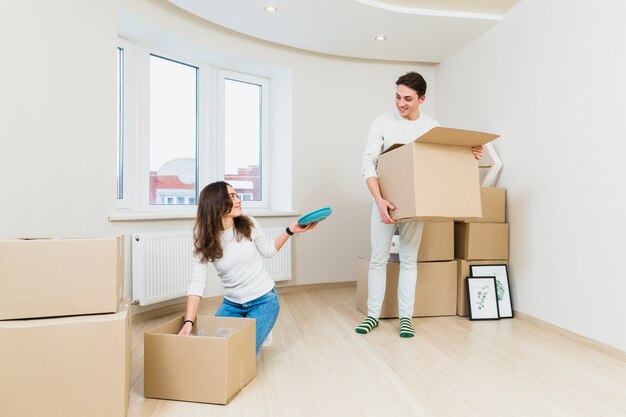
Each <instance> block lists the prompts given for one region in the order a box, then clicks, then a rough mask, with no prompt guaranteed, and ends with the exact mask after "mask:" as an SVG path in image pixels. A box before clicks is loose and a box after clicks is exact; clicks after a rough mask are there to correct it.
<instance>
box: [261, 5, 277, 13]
mask: <svg viewBox="0 0 626 417" xmlns="http://www.w3.org/2000/svg"><path fill="white" fill-rule="evenodd" d="M263 10H265V11H266V12H267V13H276V12H277V11H278V9H277V8H276V7H274V6H265V8H264V9H263Z"/></svg>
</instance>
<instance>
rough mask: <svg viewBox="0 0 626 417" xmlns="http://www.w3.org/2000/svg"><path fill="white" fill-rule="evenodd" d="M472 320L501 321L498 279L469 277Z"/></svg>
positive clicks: (468, 288) (468, 295)
mask: <svg viewBox="0 0 626 417" xmlns="http://www.w3.org/2000/svg"><path fill="white" fill-rule="evenodd" d="M466 279H467V299H468V303H469V319H470V320H499V319H500V312H499V310H498V299H497V296H496V277H467V278H466Z"/></svg>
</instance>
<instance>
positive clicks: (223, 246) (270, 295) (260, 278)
mask: <svg viewBox="0 0 626 417" xmlns="http://www.w3.org/2000/svg"><path fill="white" fill-rule="evenodd" d="M316 225H317V223H311V224H309V225H307V226H300V225H299V224H298V223H297V222H296V223H293V224H292V225H290V226H289V227H287V228H286V229H285V232H283V233H282V234H281V235H280V236H278V237H277V238H276V239H275V240H274V241H273V242H271V241H270V240H269V239H268V238H267V237H265V235H264V234H263V232H262V231H261V228H260V227H259V224H258V223H257V221H256V220H255V219H254V218H252V217H248V216H244V215H243V212H242V210H241V200H239V198H237V194H236V193H235V190H234V189H233V187H231V186H230V185H229V184H227V183H225V182H223V181H218V182H214V183H212V184H209V185H207V186H206V187H204V189H203V190H202V192H201V193H200V198H199V199H198V212H197V216H196V224H195V226H194V258H193V268H192V277H191V282H190V284H189V290H188V291H187V310H186V312H185V321H184V323H183V327H182V328H181V329H180V332H179V333H178V334H180V335H189V334H190V333H191V331H192V329H193V326H194V324H195V320H196V314H197V312H198V306H199V305H200V300H201V299H202V296H203V294H204V287H205V285H206V272H207V264H208V263H209V262H211V263H212V264H213V266H215V269H216V270H217V275H218V276H219V277H220V279H221V281H222V285H223V286H224V301H223V302H222V305H221V306H220V307H219V309H218V310H217V312H216V313H215V316H218V317H248V318H253V319H255V320H256V352H257V355H258V353H259V351H260V349H261V345H262V344H263V341H264V340H265V338H266V337H267V335H268V334H269V332H270V330H272V327H273V326H274V323H275V322H276V318H277V317H278V310H279V309H280V307H279V304H278V296H277V294H276V290H275V289H274V281H273V280H272V278H271V277H270V276H269V274H268V272H267V271H266V269H265V266H264V264H263V260H262V259H261V256H263V257H265V258H270V257H272V256H274V255H275V254H276V253H277V252H278V250H279V249H280V248H282V247H283V245H284V244H285V242H287V239H289V237H290V236H291V235H293V234H294V233H302V232H306V231H307V230H310V229H312V228H314V227H315V226H316Z"/></svg>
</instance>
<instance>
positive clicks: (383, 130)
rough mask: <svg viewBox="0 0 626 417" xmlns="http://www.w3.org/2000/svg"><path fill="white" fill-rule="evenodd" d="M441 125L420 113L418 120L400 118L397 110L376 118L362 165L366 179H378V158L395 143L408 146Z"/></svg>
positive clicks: (368, 137) (370, 131) (368, 135)
mask: <svg viewBox="0 0 626 417" xmlns="http://www.w3.org/2000/svg"><path fill="white" fill-rule="evenodd" d="M437 126H439V123H438V122H437V121H436V120H435V119H433V118H431V117H429V116H427V115H425V114H424V113H422V112H420V117H418V118H417V119H416V120H408V119H405V118H404V117H402V116H400V114H399V113H398V111H397V110H393V111H390V112H387V113H383V114H381V115H380V116H378V117H376V118H375V119H374V120H373V121H372V124H371V126H370V130H369V133H368V134H367V143H366V145H365V152H364V155H363V163H362V164H361V172H362V174H363V178H364V179H368V178H369V177H378V174H377V172H378V170H377V168H378V157H379V156H380V154H381V153H382V152H383V151H385V150H387V148H389V147H390V146H391V145H393V144H394V143H402V144H406V143H409V142H412V141H414V140H415V139H417V138H419V137H420V136H422V135H423V134H424V133H426V132H428V131H429V130H430V129H432V128H433V127H437Z"/></svg>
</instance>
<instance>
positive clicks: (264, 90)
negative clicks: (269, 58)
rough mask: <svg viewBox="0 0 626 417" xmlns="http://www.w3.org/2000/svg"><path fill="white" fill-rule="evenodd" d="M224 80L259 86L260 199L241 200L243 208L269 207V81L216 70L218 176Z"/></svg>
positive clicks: (222, 146) (222, 149)
mask: <svg viewBox="0 0 626 417" xmlns="http://www.w3.org/2000/svg"><path fill="white" fill-rule="evenodd" d="M226 80H235V81H241V82H245V83H250V84H255V85H259V86H261V132H260V135H261V137H260V141H261V144H260V147H261V158H260V161H259V162H260V166H259V174H260V175H261V183H260V185H261V190H262V192H261V200H259V201H245V202H243V203H242V204H243V206H244V208H246V207H250V208H269V194H270V191H269V185H270V181H269V169H268V167H269V163H270V146H269V136H270V135H269V81H268V80H267V79H266V78H263V77H258V76H254V75H250V74H243V73H240V72H235V71H229V70H224V69H218V70H217V85H218V92H217V98H218V102H217V137H218V140H217V146H218V154H219V155H221V157H220V159H219V162H218V164H217V167H218V177H219V178H224V177H225V175H226V172H225V169H226V168H225V166H224V165H225V158H224V155H225V149H226V144H225V137H224V136H225V133H224V131H225V126H224V101H225V94H224V85H225V82H226Z"/></svg>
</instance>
